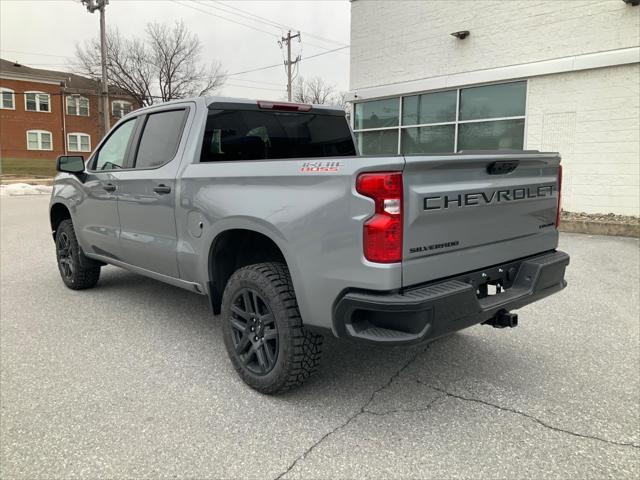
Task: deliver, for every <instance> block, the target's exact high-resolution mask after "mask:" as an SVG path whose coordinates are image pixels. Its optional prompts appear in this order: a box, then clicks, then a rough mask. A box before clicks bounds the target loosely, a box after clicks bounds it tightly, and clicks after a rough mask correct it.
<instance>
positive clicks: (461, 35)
mask: <svg viewBox="0 0 640 480" xmlns="http://www.w3.org/2000/svg"><path fill="white" fill-rule="evenodd" d="M638 1H640V0H638ZM451 36H453V37H456V38H457V39H458V40H464V39H465V38H467V37H468V36H469V30H460V31H459V32H453V33H452V34H451Z"/></svg>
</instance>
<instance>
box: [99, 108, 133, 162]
mask: <svg viewBox="0 0 640 480" xmlns="http://www.w3.org/2000/svg"><path fill="white" fill-rule="evenodd" d="M135 125H136V119H135V118H132V119H131V120H129V121H128V122H125V123H123V124H122V125H120V126H119V127H118V129H117V130H116V131H114V132H113V133H112V134H111V135H110V136H109V138H108V139H107V141H106V142H105V143H104V144H103V145H102V147H100V151H99V152H98V158H97V160H96V164H95V170H113V169H119V168H123V166H124V162H125V157H126V153H127V146H128V145H129V140H130V139H131V134H132V133H133V128H134V127H135Z"/></svg>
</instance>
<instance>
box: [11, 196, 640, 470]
mask: <svg viewBox="0 0 640 480" xmlns="http://www.w3.org/2000/svg"><path fill="white" fill-rule="evenodd" d="M0 202H1V203H0V209H1V214H2V221H1V238H0V240H1V244H0V246H1V254H2V255H1V262H2V264H1V269H0V271H1V286H0V297H1V304H0V306H1V319H0V322H1V323H0V367H1V370H0V401H1V405H0V407H1V410H0V412H1V416H0V477H2V478H30V479H31V478H54V477H55V478H62V477H64V478H74V477H75V478H77V477H82V478H97V477H103V478H104V477H109V478H115V477H130V478H143V477H144V478H160V477H163V478H164V477H178V478H260V479H263V478H271V479H276V478H439V479H440V478H536V479H539V478H598V479H599V478H638V476H639V475H640V467H639V465H640V382H639V373H638V372H639V371H640V370H639V367H640V355H639V353H640V348H639V340H640V339H639V334H640V320H639V302H640V300H639V290H640V285H639V282H640V279H639V274H640V261H639V255H640V253H639V252H640V250H639V244H638V240H635V239H628V238H612V237H591V236H586V235H578V234H565V235H563V236H562V239H561V248H562V249H564V250H565V251H567V252H568V253H569V254H570V255H571V257H572V258H571V265H570V267H569V269H568V277H567V279H568V281H569V284H570V285H569V287H568V288H567V289H565V290H564V291H563V292H562V293H560V294H558V295H555V296H553V297H551V298H548V299H546V300H544V301H542V302H540V303H538V304H534V305H531V306H529V307H527V308H524V309H521V310H520V311H519V313H520V326H518V327H517V328H515V329H509V330H502V331H501V330H496V329H492V328H490V327H484V326H477V327H473V328H470V329H468V330H465V331H463V332H460V333H457V334H455V335H452V336H450V337H448V338H445V339H442V340H440V341H437V342H435V343H433V344H431V345H429V346H428V347H424V346H422V347H413V348H372V347H367V346H358V345H351V344H347V343H342V342H339V341H336V340H333V339H327V340H326V341H325V348H324V350H325V351H324V356H323V362H322V367H321V369H320V371H319V374H318V375H317V376H316V377H315V378H314V379H313V380H312V381H310V382H309V383H308V384H307V385H306V386H305V387H303V388H302V389H299V390H296V391H293V392H289V393H287V394H285V395H282V396H278V397H267V396H262V395H260V394H257V393H255V392H253V391H252V390H250V389H249V388H247V387H246V386H245V385H244V384H243V383H242V382H241V381H240V380H239V379H238V378H237V377H236V375H235V372H234V371H233V369H232V367H231V365H230V363H229V361H228V360H227V356H226V352H225V350H224V345H223V342H222V336H221V331H220V330H221V329H220V324H219V321H218V320H217V319H212V318H211V317H210V315H209V310H208V308H207V304H206V300H205V298H204V297H201V296H198V295H195V294H192V293H189V292H186V291H183V290H180V289H177V288H174V287H170V286H167V285H163V284H161V283H158V282H155V281H152V280H148V279H145V278H143V277H139V276H136V275H134V274H131V273H128V272H125V271H123V270H119V269H116V268H114V267H108V268H105V269H103V274H102V277H101V280H100V283H99V284H98V286H97V287H96V288H95V289H93V290H89V291H84V292H73V291H71V290H68V289H66V288H65V287H64V286H63V284H62V282H61V281H60V279H59V277H58V272H57V268H56V264H55V258H54V249H53V242H52V240H51V236H50V232H49V227H48V220H47V205H48V197H46V196H28V197H9V198H4V197H3V198H2V199H1V200H0Z"/></svg>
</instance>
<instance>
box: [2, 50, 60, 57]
mask: <svg viewBox="0 0 640 480" xmlns="http://www.w3.org/2000/svg"><path fill="white" fill-rule="evenodd" d="M0 51H1V52H10V53H20V54H22V55H39V56H41V57H58V58H68V55H53V54H51V53H40V52H25V51H23V50H5V49H4V48H3V49H0Z"/></svg>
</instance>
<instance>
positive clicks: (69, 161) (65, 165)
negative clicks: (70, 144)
mask: <svg viewBox="0 0 640 480" xmlns="http://www.w3.org/2000/svg"><path fill="white" fill-rule="evenodd" d="M56 170H57V171H59V172H64V173H73V174H78V173H83V172H84V157H83V156H82V155H60V156H59V157H58V158H57V159H56Z"/></svg>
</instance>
